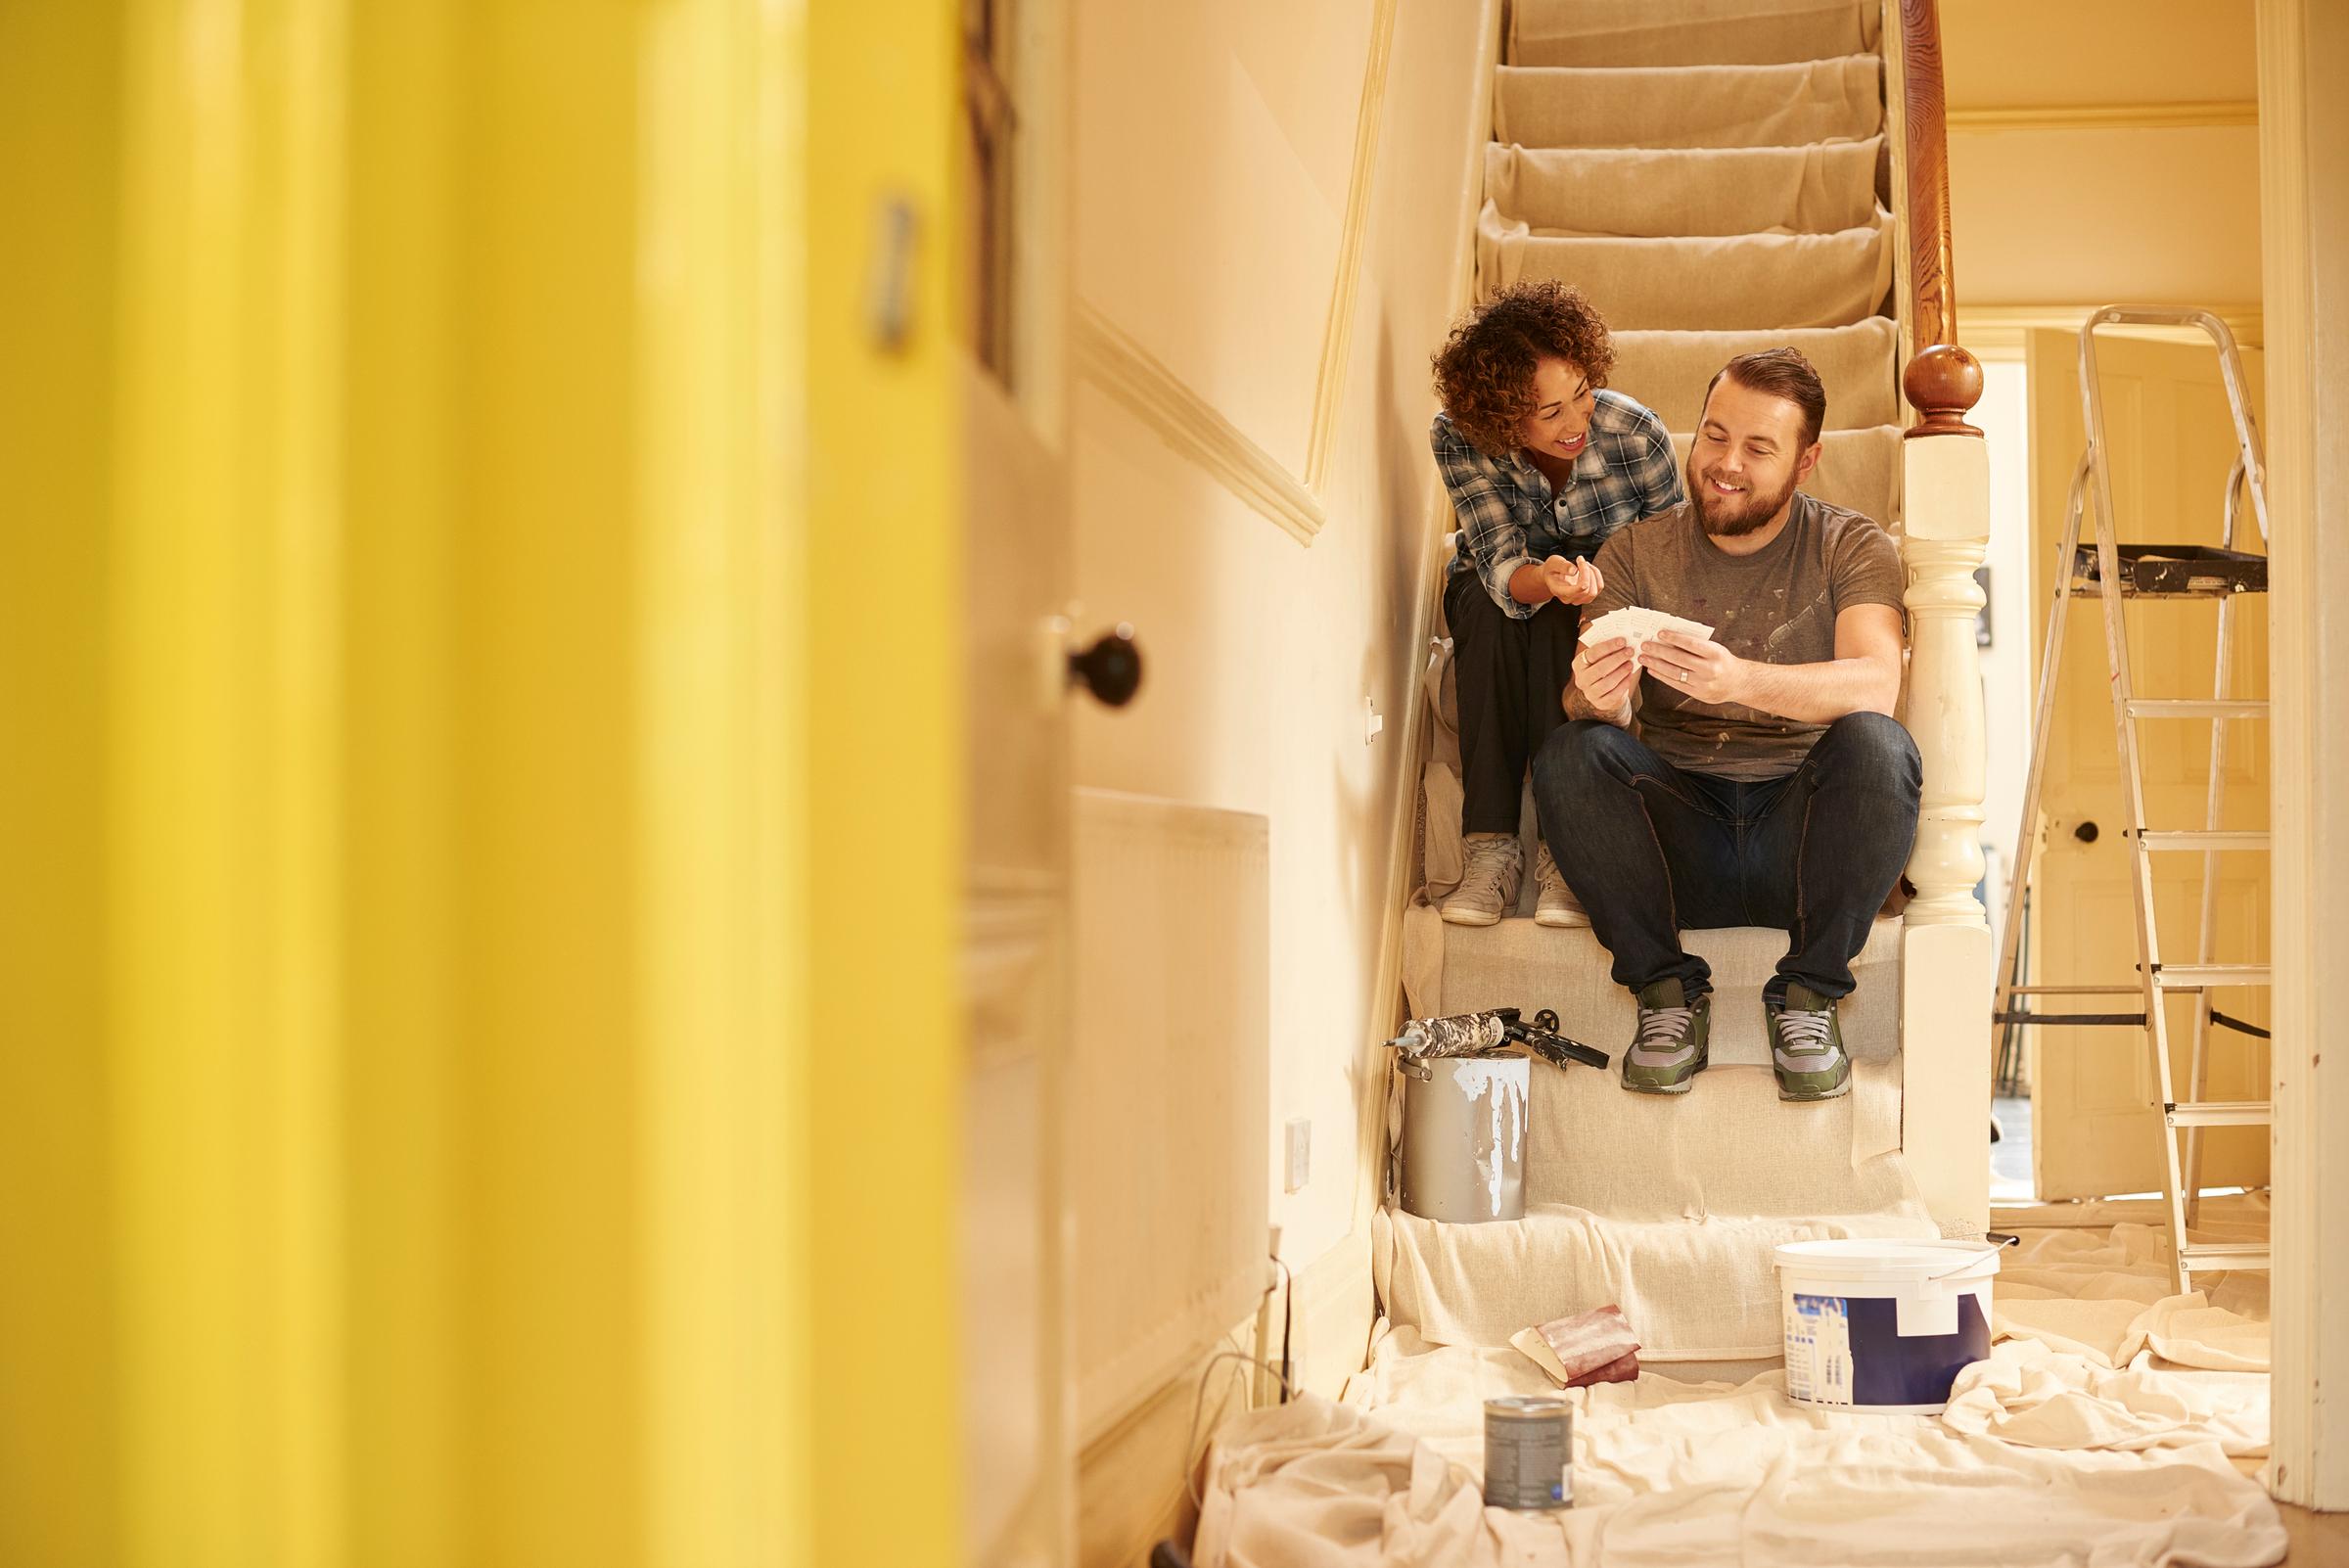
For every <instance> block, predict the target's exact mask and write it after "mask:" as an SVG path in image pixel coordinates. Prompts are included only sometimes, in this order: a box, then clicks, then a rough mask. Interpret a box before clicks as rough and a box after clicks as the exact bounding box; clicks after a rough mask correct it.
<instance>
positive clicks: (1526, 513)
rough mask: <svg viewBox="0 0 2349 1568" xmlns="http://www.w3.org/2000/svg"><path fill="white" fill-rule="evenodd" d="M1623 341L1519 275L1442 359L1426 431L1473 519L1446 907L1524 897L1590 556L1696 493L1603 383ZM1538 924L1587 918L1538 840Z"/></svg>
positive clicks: (1589, 314) (1590, 594)
mask: <svg viewBox="0 0 2349 1568" xmlns="http://www.w3.org/2000/svg"><path fill="white" fill-rule="evenodd" d="M1614 363H1615V346H1614V343H1613V341H1612V340H1611V339H1610V338H1609V337H1608V336H1607V328H1606V323H1605V322H1603V321H1601V320H1599V318H1598V312H1597V311H1595V310H1593V309H1592V308H1591V307H1590V305H1589V301H1587V300H1584V298H1583V297H1582V294H1581V292H1580V291H1578V290H1575V289H1570V288H1568V287H1567V286H1566V285H1564V284H1562V283H1556V282H1550V281H1543V282H1537V283H1521V284H1514V285H1511V286H1510V287H1508V288H1505V289H1502V290H1501V291H1500V292H1499V293H1498V294H1497V295H1496V296H1495V297H1494V298H1493V299H1492V300H1490V301H1489V302H1487V303H1486V304H1484V305H1481V306H1479V307H1478V308H1477V309H1475V310H1472V311H1470V312H1469V313H1468V314H1467V315H1466V316H1465V317H1463V318H1462V319H1461V320H1460V321H1459V322H1458V323H1457V324H1456V325H1455V326H1453V328H1452V330H1451V337H1450V339H1449V340H1447V341H1446V343H1445V345H1444V346H1443V347H1442V348H1441V349H1439V350H1437V352H1436V354H1435V371H1436V392H1437V395H1438V396H1439V397H1441V398H1442V399H1443V402H1444V411H1443V412H1442V413H1440V414H1438V415H1437V416H1436V421H1435V426H1434V428H1433V429H1432V430H1431V431H1430V432H1429V437H1430V439H1432V440H1433V442H1434V443H1435V449H1436V465H1437V467H1438V468H1439V469H1440V470H1441V471H1442V472H1443V475H1444V483H1445V485H1446V486H1447V487H1448V488H1449V489H1450V490H1451V505H1452V510H1453V511H1454V512H1456V513H1457V514H1458V516H1459V520H1460V549H1459V553H1458V554H1457V555H1456V556H1454V557H1453V559H1452V564H1451V581H1450V582H1448V583H1447V584H1446V585H1445V589H1444V614H1445V619H1446V622H1447V623H1449V624H1450V626H1451V646H1452V673H1453V678H1454V681H1455V683H1456V685H1457V688H1458V692H1459V722H1460V783H1461V787H1462V791H1463V794H1464V796H1465V799H1464V800H1463V802H1462V804H1461V810H1460V830H1461V833H1462V835H1463V837H1464V838H1465V840H1466V851H1467V854H1466V859H1467V865H1466V870H1465V873H1464V875H1463V877H1462V879H1461V882H1460V885H1459V887H1458V889H1457V890H1455V891H1454V892H1453V893H1452V894H1451V897H1450V898H1448V899H1445V901H1444V909H1443V913H1444V918H1445V919H1447V920H1450V921H1451V922H1453V923H1454V924H1456V925H1469V926H1489V925H1491V924H1493V923H1494V922H1495V921H1497V920H1498V919H1499V918H1500V917H1501V916H1502V915H1503V914H1505V913H1507V912H1508V911H1509V910H1510V909H1511V908H1513V907H1515V905H1516V902H1517V889H1518V886H1519V883H1520V880H1521V879H1522V877H1523V874H1524V867H1523V863H1522V859H1521V855H1520V852H1519V850H1518V844H1517V821H1518V802H1519V799H1520V795H1521V792H1522V790H1523V788H1524V783H1525V769H1526V763H1527V761H1529V760H1530V759H1531V758H1532V757H1533V756H1534V755H1535V754H1537V753H1538V752H1540V751H1541V749H1542V743H1543V740H1544V739H1546V738H1547V737H1548V735H1549V732H1550V731H1551V730H1552V729H1554V728H1556V727H1557V726H1558V725H1559V724H1560V723H1562V722H1564V720H1565V692H1566V685H1567V682H1568V681H1569V680H1570V679H1571V678H1572V673H1571V667H1572V665H1573V663H1574V652H1575V639H1576V637H1577V635H1578V634H1579V632H1580V631H1581V628H1582V613H1581V611H1580V609H1579V608H1578V607H1579V606H1582V605H1586V604H1589V602H1590V601H1591V600H1592V599H1593V598H1595V597H1596V596H1597V594H1598V590H1599V586H1600V578H1599V575H1598V568H1597V567H1596V566H1594V565H1593V564H1592V563H1591V561H1590V557H1591V556H1592V555H1594V554H1596V553H1597V550H1598V546H1599V544H1600V542H1601V541H1602V540H1604V539H1605V538H1606V537H1607V535H1608V534H1610V533H1612V532H1614V531H1615V530H1617V529H1619V528H1622V527H1623V526H1624V525H1625V524H1627V523H1635V522H1637V521H1639V520H1640V519H1642V518H1647V517H1653V516H1655V515H1656V514H1657V513H1658V512H1664V511H1669V510H1670V509H1671V508H1673V507H1675V506H1679V505H1680V504H1681V503H1682V502H1683V501H1685V500H1686V499H1687V493H1686V491H1685V489H1684V488H1683V487H1682V485H1681V471H1680V465H1679V464H1678V463H1677V462H1675V461H1674V460H1673V454H1672V438H1671V437H1670V436H1669V435H1667V434H1666V432H1665V430H1664V422H1663V421H1662V420H1660V419H1658V418H1657V417H1656V416H1655V415H1654V414H1653V413H1652V412H1650V411H1649V410H1648V409H1647V408H1645V407H1643V406H1641V405H1640V404H1639V403H1637V402H1635V401H1634V400H1633V399H1631V398H1629V397H1626V396H1625V395H1623V394H1622V393H1621V392H1610V391H1607V390H1605V389H1606V380H1607V372H1608V370H1609V369H1611V368H1612V367H1613V366H1614ZM1534 877H1535V880H1536V882H1537V884H1538V885H1539V886H1540V889H1541V900H1540V907H1539V909H1538V910H1537V911H1536V913H1535V916H1534V918H1535V919H1536V920H1538V921H1540V922H1541V923H1542V924H1543V925H1545V926H1574V925H1584V924H1588V920H1587V918H1586V917H1585V916H1584V914H1583V912H1582V909H1581V907H1580V905H1578V904H1577V903H1576V902H1575V900H1574V895H1573V894H1572V893H1570V892H1568V891H1567V887H1566V882H1565V879H1564V878H1562V877H1560V876H1559V875H1558V869H1557V865H1556V863H1555V862H1554V861H1553V860H1552V859H1551V858H1550V853H1549V847H1548V846H1547V845H1543V847H1542V851H1541V853H1540V854H1539V855H1538V856H1537V857H1536V859H1535V862H1534Z"/></svg>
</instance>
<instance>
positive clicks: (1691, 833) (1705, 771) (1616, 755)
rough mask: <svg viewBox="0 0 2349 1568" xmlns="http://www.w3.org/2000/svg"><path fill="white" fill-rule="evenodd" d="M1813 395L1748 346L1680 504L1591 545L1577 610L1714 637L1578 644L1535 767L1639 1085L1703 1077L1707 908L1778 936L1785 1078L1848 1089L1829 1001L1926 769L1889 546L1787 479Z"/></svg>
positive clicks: (1897, 570)
mask: <svg viewBox="0 0 2349 1568" xmlns="http://www.w3.org/2000/svg"><path fill="white" fill-rule="evenodd" d="M1826 404H1827V398H1826V391H1825V389H1824V388H1823V387H1822V386H1821V385H1820V384H1819V376H1818V373H1817V372H1816V371H1814V370H1813V369H1812V366H1811V363H1810V361H1809V360H1807V359H1805V358H1804V357H1803V356H1802V354H1801V353H1799V352H1797V351H1796V350H1795V349H1792V348H1775V349H1771V350H1769V351H1767V352H1763V353H1752V354H1740V355H1739V356H1738V357H1736V358H1735V359H1732V360H1730V361H1729V363H1728V364H1727V366H1726V367H1725V368H1724V369H1723V370H1722V371H1721V372H1720V373H1719V374H1718V375H1716V376H1715V377H1714V378H1713V384H1712V386H1711V387H1710V388H1709V389H1708V391H1707V392H1706V395H1705V403H1704V408H1703V413H1702V416H1701V419H1700V422H1699V425H1698V427H1697V433H1696V439H1695V444H1694V445H1693V446H1691V447H1690V449H1689V453H1688V466H1687V479H1688V493H1689V495H1690V497H1691V499H1690V500H1689V501H1688V502H1687V503H1686V504H1683V505H1681V506H1680V507H1677V508H1675V509H1674V510H1673V511H1670V512H1667V513H1665V514H1664V515H1663V516H1661V517H1656V518H1651V519H1649V520H1648V521H1646V522H1643V523H1639V524H1635V526H1633V527H1631V528H1628V529H1625V530H1622V531H1621V532H1619V533H1617V534H1615V535H1614V536H1613V537H1612V538H1610V539H1609V540H1608V541H1607V542H1606V545H1605V546H1604V547H1603V548H1602V549H1600V551H1599V552H1598V561H1597V565H1598V569H1599V572H1600V574H1601V576H1603V577H1604V578H1605V587H1604V588H1603V589H1602V591H1601V592H1600V593H1599V595H1598V596H1597V598H1595V599H1594V600H1592V601H1591V605H1590V612H1591V614H1592V616H1593V617H1595V616H1598V615H1602V614H1604V613H1606V612H1607V611H1609V610H1613V609H1616V608H1618V607H1619V606H1624V605H1644V606H1647V607H1649V608H1651V609H1655V610H1661V611H1664V612H1666V613H1668V614H1671V615H1676V616H1681V617H1685V618H1686V619H1688V620H1690V621H1694V622H1698V623H1703V624H1705V625H1709V626H1712V627H1714V628H1716V629H1715V632H1714V635H1713V637H1712V639H1711V640H1707V639H1705V638H1703V637H1700V636H1697V635H1694V634H1692V633H1686V632H1681V631H1676V630H1673V629H1671V628H1666V629H1665V630H1663V631H1662V632H1660V633H1659V634H1658V635H1657V636H1656V637H1655V638H1653V639H1650V640H1648V641H1647V642H1645V643H1644V644H1643V645H1641V646H1640V647H1639V648H1637V649H1636V650H1635V649H1633V648H1632V647H1630V646H1629V645H1627V643H1626V642H1625V641H1624V640H1623V639H1621V638H1613V639H1608V640H1606V641H1602V642H1598V643H1595V644H1591V645H1587V646H1585V647H1584V648H1583V649H1582V651H1581V652H1580V653H1579V654H1578V655H1577V656H1576V658H1575V660H1574V667H1573V668H1574V684H1573V687H1572V689H1571V690H1569V691H1568V693H1567V694H1566V713H1567V715H1569V717H1570V718H1572V720H1573V722H1570V723H1567V724H1565V725H1564V726H1563V727H1561V728H1559V729H1558V730H1556V731H1555V732H1554V733H1552V734H1551V736H1550V737H1549V740H1548V742H1547V744H1545V745H1544V746H1543V749H1542V752H1541V755H1540V756H1539V757H1538V758H1536V759H1535V761H1534V799H1535V803H1536V805H1537V807H1539V809H1540V812H1541V819H1542V836H1543V840H1544V841H1546V842H1547V844H1548V845H1549V847H1550V849H1551V850H1552V852H1553V853H1555V855H1556V857H1557V861H1558V866H1559V869H1560V870H1561V871H1563V872H1564V874H1565V877H1566V881H1567V882H1568V884H1569V885H1571V886H1572V887H1573V889H1574V891H1575V893H1576V894H1577V895H1578V896H1579V897H1580V899H1581V900H1582V903H1583V906H1584V907H1585V908H1586V909H1588V910H1589V917H1590V924H1591V928H1592V931H1593V934H1594V935H1595V936H1596V937H1597V938H1598V940H1599V942H1600V943H1601V944H1603V945H1605V946H1606V948H1607V950H1608V951H1609V952H1610V953H1612V954H1613V955H1614V971H1613V973H1614V979H1615V982H1616V983H1617V984H1618V985H1621V986H1626V987H1628V988H1630V989H1631V990H1632V991H1633V992H1635V993H1636V994H1637V996H1638V999H1639V1019H1638V1025H1637V1030H1636V1033H1635V1037H1634V1039H1633V1042H1632V1045H1631V1048H1630V1049H1629V1051H1627V1052H1626V1053H1625V1056H1624V1058H1623V1084H1624V1087H1626V1088H1628V1089H1635V1090H1639V1091H1641V1092H1644V1093H1650V1094H1681V1093H1685V1092H1687V1090H1688V1088H1689V1085H1690V1084H1691V1082H1692V1081H1693V1080H1694V1078H1695V1077H1696V1075H1697V1074H1698V1073H1699V1072H1701V1071H1703V1069H1704V1066H1705V1059H1706V1038H1707V1035H1708V1033H1709V1026H1710V1023H1711V996H1710V992H1711V989H1712V983H1711V977H1710V971H1709V970H1708V969H1707V968H1706V965H1705V962H1704V960H1703V959H1701V958H1697V957H1693V956H1691V955H1690V954H1688V953H1687V952H1685V951H1683V950H1682V949H1681V941H1680V933H1681V930H1683V929H1702V928H1706V927H1713V926H1780V927H1783V928H1785V929H1786V931H1787V932H1788V935H1789V939H1790V941H1789V950H1788V951H1787V953H1786V956H1785V957H1784V958H1783V959H1781V960H1780V961H1779V963H1778V968H1777V974H1776V975H1775V976H1774V977H1773V980H1772V981H1771V983H1770V985H1769V987H1768V988H1767V989H1766V990H1765V992H1764V993H1763V1007H1764V1014H1765V1024H1766V1029H1767V1033H1768V1038H1769V1039H1770V1042H1771V1056H1772V1061H1773V1065H1774V1066H1775V1068H1776V1070H1777V1078H1778V1097H1779V1098H1780V1099H1784V1100H1825V1099H1833V1098H1834V1097H1836V1096H1837V1095H1840V1094H1843V1093H1845V1092H1846V1091H1848V1090H1849V1088H1850V1087H1851V1073H1852V1066H1851V1058H1850V1057H1849V1055H1847V1054H1846V1052H1845V1050H1844V1045H1843V1036H1842V1032H1841V1029H1840V1028H1839V1026H1838V1024H1837V1022H1836V1017H1835V1004H1836V1002H1837V1001H1838V1000H1839V999H1840V998H1842V997H1844V996H1847V995H1849V994H1850V993H1851V992H1852V989H1853V986H1854V982H1853V979H1852V959H1853V957H1854V956H1855V955H1857V954H1858V953H1859V951H1860V949H1861V947H1862V946H1863V945H1865V943H1866V941H1867V933H1868V926H1869V922H1870V921H1872V920H1873V919H1874V918H1875V915H1876V911H1877V910H1878V909H1879V908H1880V907H1881V906H1882V905H1883V903H1884V900H1885V899H1886V897H1887V896H1888V895H1889V894H1890V893H1891V891H1892V888H1893V885H1894V883H1895V882H1896V881H1897V880H1898V879H1899V877H1900V874H1901V867H1902V865H1903V864H1904V863H1905V862H1906V861H1907V859H1908V857H1909V851H1910V847H1911V843H1912V842H1913V841H1914V839H1915V836H1916V817H1917V806H1918V801H1919V796H1920V791H1921V789H1922V784H1923V772H1922V768H1921V765H1920V763H1919V761H1918V759H1917V753H1916V746H1915V743H1914V742H1912V741H1911V739H1910V738H1909V733H1908V731H1906V730H1905V729H1903V728H1902V727H1901V726H1900V725H1899V724H1898V723H1896V722H1895V721H1894V720H1893V718H1892V716H1891V715H1892V711H1893V706H1894V703H1895V702H1896V700H1897V699H1898V697H1899V695H1900V689H1901V586H1902V573H1901V560H1900V552H1899V550H1898V549H1897V548H1896V547H1895V546H1894V544H1893V542H1892V539H1891V537H1890V536H1889V535H1887V534H1886V533H1885V531H1884V530H1882V529H1881V528H1879V527H1877V526H1876V524H1874V523H1873V522H1871V521H1869V520H1868V519H1867V518H1865V517H1863V516H1861V515H1860V514H1859V513H1857V512H1852V511H1847V510H1845V509H1843V508H1841V507H1836V506H1829V505H1827V504H1826V503H1825V502H1823V501H1820V500H1819V499H1818V498H1817V497H1815V496H1812V495H1809V494H1806V493H1804V492H1803V491H1801V490H1800V489H1798V488H1797V487H1796V486H1797V485H1799V484H1801V483H1802V482H1803V480H1804V479H1806V478H1807V477H1809V475H1810V473H1811V471H1812V470H1813V468H1815V467H1816V466H1817V465H1818V462H1819V427H1820V424H1821V422H1822V421H1823V420H1824V418H1825V416H1826ZM1635 720H1636V723H1637V730H1636V732H1635V731H1634V728H1633V726H1634V722H1635Z"/></svg>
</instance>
